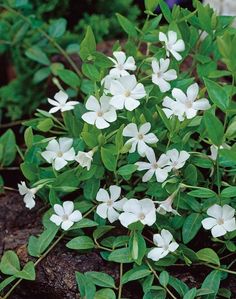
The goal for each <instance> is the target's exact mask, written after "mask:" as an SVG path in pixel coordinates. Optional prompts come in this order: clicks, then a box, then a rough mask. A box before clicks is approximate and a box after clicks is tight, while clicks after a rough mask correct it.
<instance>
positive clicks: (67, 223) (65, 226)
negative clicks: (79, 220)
mask: <svg viewBox="0 0 236 299" xmlns="http://www.w3.org/2000/svg"><path fill="white" fill-rule="evenodd" d="M73 224H74V222H73V221H71V220H66V221H63V222H62V224H61V228H62V229H63V230H68V229H69V228H71V226H72V225H73Z"/></svg>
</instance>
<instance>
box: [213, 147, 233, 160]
mask: <svg viewBox="0 0 236 299" xmlns="http://www.w3.org/2000/svg"><path fill="white" fill-rule="evenodd" d="M224 148H225V149H230V148H231V147H230V146H229V145H228V144H226V143H223V144H222V145H220V146H217V145H215V144H212V145H211V146H210V151H211V154H210V155H209V157H210V158H211V159H212V160H213V161H216V159H217V156H218V150H219V149H224Z"/></svg>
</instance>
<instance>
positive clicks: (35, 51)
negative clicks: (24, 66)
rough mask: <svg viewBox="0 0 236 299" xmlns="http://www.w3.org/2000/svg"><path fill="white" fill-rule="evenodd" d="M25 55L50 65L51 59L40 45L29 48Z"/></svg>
mask: <svg viewBox="0 0 236 299" xmlns="http://www.w3.org/2000/svg"><path fill="white" fill-rule="evenodd" d="M25 55H26V56H27V57H28V58H29V59H31V60H34V61H36V62H38V63H41V64H43V65H49V64H50V60H49V59H48V57H47V55H46V54H45V53H44V52H43V51H42V50H41V49H40V48H39V47H38V46H33V47H31V48H29V49H28V50H27V51H26V52H25Z"/></svg>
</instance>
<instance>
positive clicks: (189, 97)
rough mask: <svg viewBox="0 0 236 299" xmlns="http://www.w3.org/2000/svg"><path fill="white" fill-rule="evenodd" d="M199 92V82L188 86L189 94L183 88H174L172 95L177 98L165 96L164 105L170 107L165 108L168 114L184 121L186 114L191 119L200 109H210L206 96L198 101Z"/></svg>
mask: <svg viewBox="0 0 236 299" xmlns="http://www.w3.org/2000/svg"><path fill="white" fill-rule="evenodd" d="M198 93H199V87H198V84H197V83H194V84H192V85H190V86H189V87H188V89H187V94H185V93H184V92H183V91H182V90H181V89H178V88H174V89H173V90H172V96H173V97H174V98H175V99H176V100H173V99H171V98H169V97H165V98H164V101H163V106H164V107H167V108H168V109H163V111H164V112H165V114H166V116H167V117H171V116H172V115H176V116H178V118H179V120H180V121H183V120H184V118H185V116H186V117H187V119H191V118H193V117H195V116H196V115H197V112H198V111H199V110H207V109H209V108H210V107H211V105H210V104H209V101H208V100H207V99H206V98H202V99H199V100H197V101H196V99H197V96H198Z"/></svg>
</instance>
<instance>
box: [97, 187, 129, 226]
mask: <svg viewBox="0 0 236 299" xmlns="http://www.w3.org/2000/svg"><path fill="white" fill-rule="evenodd" d="M109 191H110V195H109V193H108V192H107V191H106V190H105V189H103V188H100V189H99V191H98V193H97V196H96V200H97V201H99V202H102V203H101V204H99V205H98V206H97V210H96V212H97V214H98V215H99V216H100V217H102V218H103V219H106V218H108V220H109V221H110V223H113V222H114V221H116V220H117V219H118V218H119V213H118V212H117V211H122V210H123V205H124V203H125V202H126V200H127V199H126V198H123V199H121V200H118V201H117V199H118V198H119V197H120V194H121V188H120V187H119V186H115V185H112V186H110V187H109Z"/></svg>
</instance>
